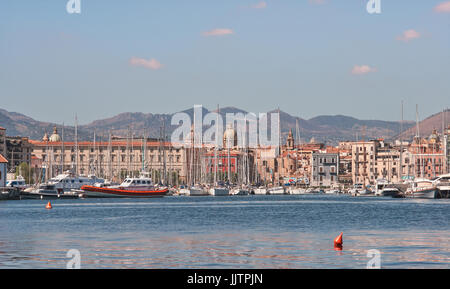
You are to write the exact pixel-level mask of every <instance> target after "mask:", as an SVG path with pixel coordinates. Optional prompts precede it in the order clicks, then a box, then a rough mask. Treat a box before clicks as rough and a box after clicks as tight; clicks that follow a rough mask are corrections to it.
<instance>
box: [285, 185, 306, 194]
mask: <svg viewBox="0 0 450 289" xmlns="http://www.w3.org/2000/svg"><path fill="white" fill-rule="evenodd" d="M288 193H289V194H291V195H303V194H305V193H306V189H304V188H295V187H294V188H289V189H288Z"/></svg>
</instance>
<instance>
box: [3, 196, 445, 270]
mask: <svg viewBox="0 0 450 289" xmlns="http://www.w3.org/2000/svg"><path fill="white" fill-rule="evenodd" d="M46 203H47V201H44V200H21V201H2V202H0V268H66V263H67V262H68V261H69V259H70V258H67V257H66V253H67V251H68V250H70V249H77V250H79V251H80V253H81V268H211V269H215V268H366V264H367V262H368V261H369V260H370V258H368V257H367V251H368V250H371V249H376V250H379V251H380V253H381V266H382V267H383V268H450V224H449V220H450V200H411V199H390V198H375V197H359V198H355V197H350V196H328V195H320V196H315V195H313V196H311V195H303V196H233V197H165V198H160V199H80V200H54V201H52V205H53V209H52V210H46V209H45V208H44V207H45V204H46ZM340 232H344V246H343V250H342V251H336V250H334V248H333V240H334V238H335V237H336V236H337V235H338V234H339V233H340Z"/></svg>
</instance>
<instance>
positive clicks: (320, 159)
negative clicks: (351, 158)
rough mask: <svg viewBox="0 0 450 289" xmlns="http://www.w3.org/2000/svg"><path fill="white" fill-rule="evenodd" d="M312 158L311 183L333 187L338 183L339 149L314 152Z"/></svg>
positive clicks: (317, 185)
mask: <svg viewBox="0 0 450 289" xmlns="http://www.w3.org/2000/svg"><path fill="white" fill-rule="evenodd" d="M330 151H332V150H331V149H330ZM311 160H312V162H311V164H312V168H311V179H310V180H311V181H310V183H311V185H312V186H316V187H319V186H320V187H332V186H336V185H337V184H338V176H339V153H338V152H337V149H336V150H335V152H313V153H312V155H311Z"/></svg>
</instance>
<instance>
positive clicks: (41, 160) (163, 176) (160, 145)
mask: <svg viewBox="0 0 450 289" xmlns="http://www.w3.org/2000/svg"><path fill="white" fill-rule="evenodd" d="M30 142H31V144H32V148H33V165H35V166H38V165H39V164H40V165H41V167H44V168H46V171H47V173H46V176H47V178H48V177H51V176H55V175H56V174H59V173H62V172H65V171H67V170H70V171H72V172H74V173H76V174H80V175H89V174H95V175H96V176H98V177H103V178H107V179H110V180H113V181H117V182H120V181H122V179H123V178H125V177H126V176H128V175H129V176H137V175H138V174H139V172H140V171H142V170H146V171H149V172H151V173H152V177H153V179H154V180H155V181H162V182H165V183H169V182H170V183H171V184H179V183H183V182H185V181H186V179H185V178H186V173H185V171H186V169H185V167H186V155H185V149H184V148H175V147H173V146H172V145H171V143H169V142H164V141H160V140H157V139H151V138H143V137H140V138H139V137H133V138H132V139H130V138H121V137H112V136H111V137H110V138H109V140H108V141H105V140H100V141H93V142H91V141H81V142H73V141H71V142H66V141H64V142H62V141H61V138H60V136H59V135H58V133H57V130H56V129H55V130H54V132H53V134H52V135H51V136H50V137H48V135H47V134H46V135H45V136H44V137H43V139H42V140H32V141H30Z"/></svg>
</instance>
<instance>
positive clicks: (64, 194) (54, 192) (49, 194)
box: [20, 183, 83, 199]
mask: <svg viewBox="0 0 450 289" xmlns="http://www.w3.org/2000/svg"><path fill="white" fill-rule="evenodd" d="M82 195H83V194H82V193H80V192H75V191H62V190H59V189H58V188H57V187H56V185H53V184H48V183H45V184H38V185H37V186H35V187H32V188H29V189H26V190H24V191H22V192H21V194H20V196H21V198H22V199H63V198H64V199H76V198H80V197H82Z"/></svg>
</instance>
